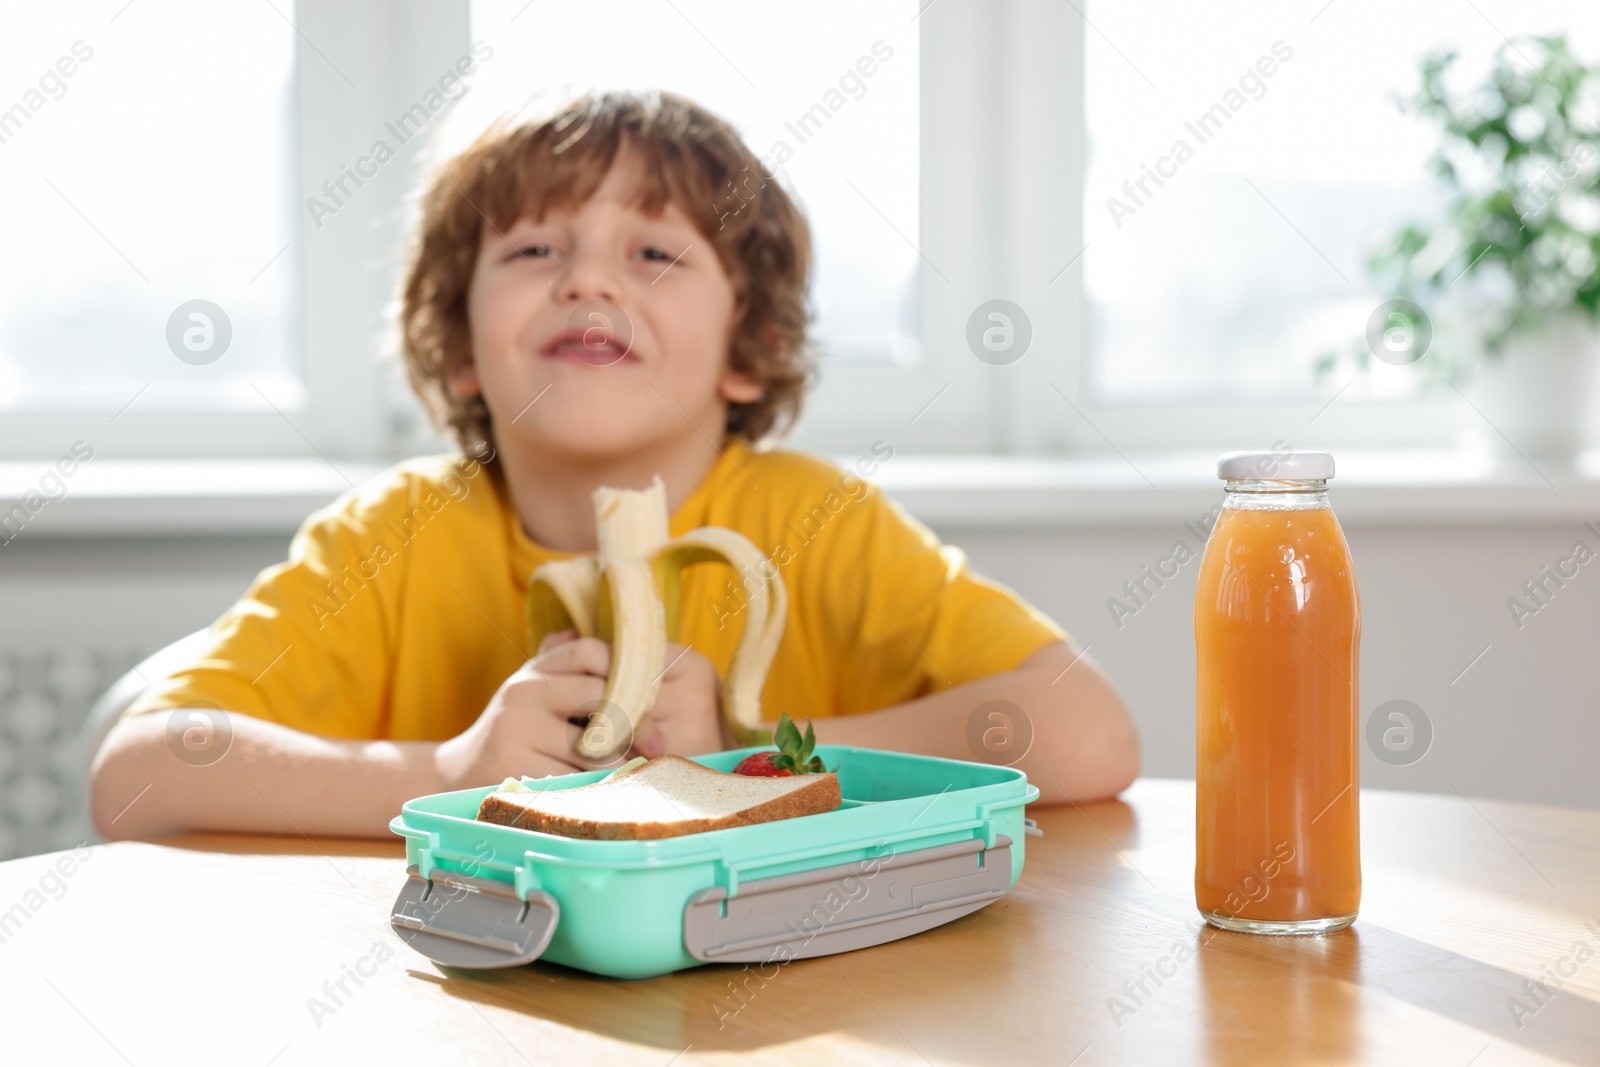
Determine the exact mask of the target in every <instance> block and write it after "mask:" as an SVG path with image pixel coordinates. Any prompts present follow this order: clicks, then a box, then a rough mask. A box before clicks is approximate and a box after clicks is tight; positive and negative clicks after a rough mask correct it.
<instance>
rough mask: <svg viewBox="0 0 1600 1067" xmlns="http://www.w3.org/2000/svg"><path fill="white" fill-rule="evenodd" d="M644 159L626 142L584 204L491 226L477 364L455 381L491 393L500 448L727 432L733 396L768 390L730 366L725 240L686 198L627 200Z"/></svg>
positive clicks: (483, 260) (576, 455)
mask: <svg viewBox="0 0 1600 1067" xmlns="http://www.w3.org/2000/svg"><path fill="white" fill-rule="evenodd" d="M638 166H639V163H638V160H637V159H636V158H635V157H633V156H632V155H631V154H630V153H629V152H627V151H626V150H624V151H623V152H622V153H620V154H619V155H618V157H617V161H616V163H615V165H613V166H612V168H611V170H610V172H609V173H608V174H607V175H606V177H605V179H604V180H603V181H602V182H601V184H600V187H599V188H598V189H596V191H595V193H594V195H593V196H591V197H590V198H589V199H588V200H587V201H586V202H585V203H584V204H582V205H581V206H580V207H579V208H578V209H577V210H575V211H554V210H552V211H551V212H549V213H548V214H547V215H546V216H545V218H544V219H543V221H540V222H534V221H533V220H531V219H529V218H526V217H524V218H522V219H519V220H518V221H517V222H516V223H515V224H514V225H512V226H510V227H509V228H507V229H506V230H505V232H504V234H501V233H499V232H497V231H496V230H495V229H494V228H493V227H492V226H487V225H486V226H485V228H484V237H483V239H482V240H481V241H480V243H479V249H478V259H477V264H476V267H475V268H474V271H473V277H472V284H471V287H470V288H469V289H468V292H467V319H468V323H469V326H470V328H471V331H472V362H471V364H470V365H466V366H463V367H460V368H457V369H456V370H455V371H454V372H453V373H452V375H451V379H450V383H451V386H452V388H454V389H455V390H456V391H457V392H458V393H461V394H463V395H471V394H472V393H476V392H480V391H481V392H482V394H483V398H484V402H485V403H486V404H487V405H488V408H489V414H490V417H491V418H492V419H493V421H494V428H495V439H496V444H497V446H498V447H499V449H500V450H501V451H506V450H522V449H528V450H535V449H536V450H538V451H539V452H540V453H543V454H546V455H556V456H562V457H567V458H571V459H579V460H581V459H613V458H619V457H625V456H628V455H630V454H635V455H636V454H639V453H641V452H646V451H649V450H652V449H654V448H656V447H660V446H663V445H668V444H671V443H673V442H674V441H677V440H684V441H687V440H690V439H698V438H702V437H705V438H709V439H710V440H712V441H715V442H718V443H720V442H721V439H722V435H723V427H724V425H725V421H726V417H727V405H728V404H729V403H731V402H740V403H748V402H751V401H754V400H756V399H759V397H760V395H761V387H760V385H759V384H757V383H756V382H754V381H752V380H751V379H749V378H747V377H745V376H744V375H741V374H738V373H735V372H734V371H732V370H730V369H729V367H728V342H729V338H730V336H731V333H732V330H733V325H734V309H735V294H734V289H733V284H732V283H731V282H730V281H729V279H728V276H727V274H726V273H725V272H724V271H723V269H722V263H721V261H720V259H718V257H717V253H716V249H715V248H713V247H712V244H711V242H710V241H709V240H708V239H707V238H706V237H705V236H704V235H703V234H702V233H700V231H699V230H697V229H696V228H695V226H694V224H693V223H692V222H691V221H690V219H689V217H688V216H687V215H686V214H685V213H684V212H683V211H682V210H681V209H680V208H679V207H678V206H677V205H675V204H668V205H667V207H666V208H665V209H664V211H663V213H662V214H661V215H660V216H659V217H656V218H651V217H649V216H647V215H644V214H642V213H641V212H640V211H639V209H638V208H637V207H634V206H630V205H629V203H628V201H629V198H630V197H629V194H630V193H631V192H632V191H633V189H634V188H635V176H636V175H637V174H638V173H639V171H638ZM530 405H531V406H530Z"/></svg>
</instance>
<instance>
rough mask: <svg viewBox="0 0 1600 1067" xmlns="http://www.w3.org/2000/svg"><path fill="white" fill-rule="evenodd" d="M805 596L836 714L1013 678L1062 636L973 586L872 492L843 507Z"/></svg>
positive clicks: (949, 554) (995, 593) (927, 534)
mask: <svg viewBox="0 0 1600 1067" xmlns="http://www.w3.org/2000/svg"><path fill="white" fill-rule="evenodd" d="M840 518H841V520H843V521H839V522H837V523H836V524H835V525H834V527H833V529H832V530H830V531H829V532H830V533H833V534H835V537H834V539H833V544H832V545H830V546H829V551H828V552H826V553H824V554H822V555H825V556H826V559H825V560H821V559H819V560H816V561H815V562H821V563H823V566H821V567H814V568H809V571H810V573H808V574H807V575H806V580H807V582H808V584H810V586H811V588H810V589H809V590H807V594H808V596H810V597H813V598H815V599H814V600H813V602H814V603H820V604H821V606H822V617H823V618H825V619H827V620H828V630H829V632H830V635H831V643H832V644H833V649H832V654H833V657H834V659H835V662H836V663H837V664H838V666H839V674H838V677H839V679H840V684H839V686H838V692H839V710H840V712H841V713H842V714H856V713H859V712H866V711H876V710H878V709H880V708H885V707H890V706H893V705H895V704H900V703H904V702H905V701H907V700H914V699H916V698H917V697H920V696H925V695H927V694H928V693H931V692H935V691H938V690H940V689H946V688H950V687H952V686H958V685H963V684H965V683H967V682H972V681H977V680H978V679H981V678H987V677H989V676H990V675H994V674H1001V673H1004V672H1006V671H1010V670H1015V669H1016V668H1017V667H1018V666H1019V665H1020V664H1021V663H1022V661H1023V660H1025V659H1027V658H1028V657H1029V656H1030V655H1032V654H1033V653H1034V652H1037V651H1038V650H1039V649H1040V648H1043V647H1044V646H1046V645H1048V644H1051V643H1053V642H1056V641H1065V640H1068V639H1069V638H1068V635H1067V632H1066V631H1065V630H1063V629H1062V628H1061V627H1060V626H1059V625H1057V624H1056V623H1055V622H1054V621H1053V620H1052V619H1050V618H1049V617H1048V616H1047V615H1045V614H1044V613H1042V612H1040V611H1039V610H1037V609H1036V608H1034V607H1033V606H1032V605H1030V604H1028V603H1027V602H1026V601H1024V600H1023V599H1022V598H1021V597H1019V596H1017V594H1015V593H1014V592H1012V591H1011V590H1009V589H1007V588H1006V587H1005V586H1003V585H1000V584H999V583H998V582H992V581H989V580H987V579H985V578H982V577H979V576H978V575H975V574H973V573H972V572H971V570H970V569H969V568H968V566H967V560H966V555H965V553H963V552H962V551H961V550H960V549H959V548H956V547H954V546H950V545H944V544H941V543H940V542H939V539H938V538H937V537H936V536H935V535H934V534H933V532H932V531H931V530H929V529H928V528H927V527H926V526H924V525H922V524H921V523H920V522H918V521H917V520H916V519H914V518H912V517H911V516H910V515H909V514H907V513H906V512H905V511H904V510H903V509H902V508H901V507H900V506H899V505H898V504H896V503H895V502H893V501H891V500H889V499H887V498H886V497H885V496H884V495H883V494H882V492H881V491H879V490H878V489H876V488H873V489H871V490H870V491H868V492H867V493H866V495H865V496H864V497H863V498H862V499H861V500H860V501H859V502H855V503H852V504H851V505H850V506H849V509H848V511H847V513H846V514H845V515H841V516H840Z"/></svg>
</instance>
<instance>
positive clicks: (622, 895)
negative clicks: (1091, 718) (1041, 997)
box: [389, 745, 1039, 978]
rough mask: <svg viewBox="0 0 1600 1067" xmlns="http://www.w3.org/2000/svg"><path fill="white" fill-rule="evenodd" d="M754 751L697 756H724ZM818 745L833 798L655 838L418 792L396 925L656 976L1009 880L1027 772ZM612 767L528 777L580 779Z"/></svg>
mask: <svg viewBox="0 0 1600 1067" xmlns="http://www.w3.org/2000/svg"><path fill="white" fill-rule="evenodd" d="M760 751H763V749H762V748H759V747H758V748H745V749H737V750H734V751H730V752H717V753H714V754H712V755H707V756H697V757H695V758H696V760H697V761H698V762H700V763H703V764H705V765H706V766H707V767H710V768H712V769H713V770H719V771H731V770H732V769H733V768H734V767H735V766H736V765H737V764H738V763H739V761H740V760H741V759H743V758H744V757H745V756H748V755H750V754H751V753H752V752H760ZM816 751H817V754H818V755H820V756H821V757H822V760H823V763H824V765H826V766H827V767H828V768H830V769H835V770H837V772H838V775H839V790H840V793H841V794H842V795H843V802H842V803H841V804H840V805H839V807H838V808H836V809H834V810H833V811H830V812H824V813H823V814H821V815H805V816H801V817H800V818H795V819H782V820H779V821H777V822H769V823H761V824H758V825H755V826H737V827H734V828H732V829H728V830H713V831H710V832H707V833H698V834H686V835H684V836H682V837H669V838H663V839H660V840H654V841H592V840H580V839H577V838H571V837H560V836H557V835H555V834H544V833H538V832H536V831H533V830H520V829H516V828H513V827H509V826H499V825H495V824H492V823H481V822H478V821H477V819H476V818H475V816H476V815H477V812H478V804H479V803H480V802H481V801H482V800H483V798H484V797H485V796H487V795H488V794H489V793H490V792H492V789H488V788H484V789H462V790H458V791H456V792H453V793H436V794H434V795H432V796H426V797H418V798H417V799H416V800H412V801H410V802H409V803H407V804H406V805H405V806H404V807H403V808H402V809H401V813H400V815H399V816H398V817H397V818H395V819H394V821H393V822H391V823H390V824H389V828H390V829H391V830H393V831H394V832H395V833H397V834H399V835H400V836H401V837H404V838H405V839H406V865H407V873H408V875H409V877H408V878H407V880H406V884H405V887H404V888H403V889H402V890H401V891H400V896H399V897H398V898H397V899H396V900H395V904H394V913H393V915H392V917H391V919H390V922H391V923H392V925H393V926H394V928H395V931H396V932H397V933H398V934H399V935H400V937H401V938H402V939H403V940H405V941H406V942H407V943H408V944H409V945H411V947H412V948H414V949H416V950H417V951H418V952H420V953H422V954H423V955H424V956H426V957H428V958H429V959H431V960H433V961H434V962H436V963H440V964H444V965H446V966H450V967H469V968H484V967H514V966H518V965H520V964H524V963H529V962H531V961H533V960H536V959H545V960H550V961H552V962H555V963H561V964H565V965H566V966H568V967H578V968H581V969H583V970H586V971H592V972H594V973H595V974H604V975H612V976H614V977H617V978H649V977H653V976H655V975H658V974H667V973H669V972H672V971H678V970H682V969H684V968H686V967H698V966H699V965H701V964H703V963H753V962H763V963H770V962H787V961H788V960H792V959H804V958H807V957H811V956H826V955H830V954H832V953H835V952H846V951H849V950H851V949H857V948H865V947H867V946H869V945H879V944H883V943H884V942H887V941H893V940H896V939H897V938H901V937H905V936H907V935H909V934H915V933H919V932H921V931H923V930H928V929H931V928H932V927H935V926H938V925H940V924H942V923H947V922H949V921H950V920H951V919H955V918H959V917H960V916H962V915H965V914H967V913H968V912H972V911H976V910H977V909H979V908H981V907H983V906H984V905H985V904H988V903H990V902H991V901H994V900H996V899H998V898H999V897H1001V896H1004V895H1005V894H1006V893H1007V892H1008V891H1009V890H1010V889H1011V887H1012V886H1013V885H1015V884H1016V881H1017V877H1018V876H1019V875H1020V874H1021V873H1022V859H1023V848H1024V845H1023V842H1024V837H1025V829H1026V828H1025V825H1024V824H1025V822H1026V821H1027V820H1025V818H1024V813H1023V805H1025V804H1027V803H1028V802H1030V801H1032V800H1035V799H1037V798H1038V796H1039V790H1038V789H1037V788H1035V787H1034V786H1032V785H1029V784H1028V778H1027V775H1025V774H1024V773H1023V772H1022V771H1019V770H1016V769H1014V768H1010V767H997V766H992V765H990V764H986V763H969V762H964V761H961V760H949V759H937V758H934V757H931V756H913V755H907V754H905V753H901V752H882V751H878V750H876V749H867V748H852V747H849V746H845V745H818V746H817V749H816ZM606 773H607V772H606V771H585V772H582V773H579V774H564V775H560V776H558V777H551V778H540V779H524V784H525V785H527V786H528V787H529V788H531V789H571V788H573V787H574V786H580V785H587V784H589V783H590V782H594V781H598V780H599V779H601V778H603V777H605V775H606ZM1035 832H1036V831H1035Z"/></svg>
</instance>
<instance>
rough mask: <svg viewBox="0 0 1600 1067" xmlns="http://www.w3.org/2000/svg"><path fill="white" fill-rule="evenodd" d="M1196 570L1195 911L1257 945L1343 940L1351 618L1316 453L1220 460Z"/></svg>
mask: <svg viewBox="0 0 1600 1067" xmlns="http://www.w3.org/2000/svg"><path fill="white" fill-rule="evenodd" d="M1217 475H1218V477H1220V478H1222V479H1224V480H1225V481H1226V483H1227V484H1226V486H1225V496H1224V499H1223V505H1222V513H1221V515H1220V517H1219V518H1218V519H1217V522H1216V525H1215V526H1214V527H1213V529H1212V531H1211V536H1210V539H1209V540H1208V541H1207V543H1206V549H1205V554H1204V556H1203V557H1202V558H1201V563H1200V575H1199V586H1198V588H1197V590H1196V596H1195V606H1194V634H1195V653H1196V672H1195V674H1196V683H1197V700H1196V716H1197V729H1196V742H1197V743H1196V752H1195V757H1196V766H1195V874H1194V886H1195V902H1196V904H1197V905H1198V906H1199V908H1200V912H1201V914H1202V915H1204V917H1205V919H1206V921H1207V922H1209V923H1211V924H1212V925H1213V926H1217V927H1221V928H1223V929H1226V930H1238V931H1243V932H1246V933H1256V934H1316V933H1327V932H1329V931H1332V930H1337V929H1340V928H1341V927H1344V926H1348V925H1349V924H1350V923H1351V922H1352V921H1354V919H1355V917H1356V911H1357V909H1358V908H1359V906H1360V903H1361V843H1360V816H1359V787H1358V782H1357V772H1358V768H1359V762H1360V761H1359V749H1358V747H1357V745H1358V730H1359V726H1358V717H1359V716H1358V676H1357V668H1358V662H1357V661H1358V657H1359V653H1360V643H1361V605H1360V600H1359V598H1358V596H1357V593H1356V578H1355V570H1354V568H1353V567H1352V565H1351V561H1350V549H1349V546H1348V545H1347V544H1346V543H1345V539H1344V532H1343V531H1342V530H1341V529H1340V528H1339V523H1338V520H1337V519H1335V518H1334V515H1333V509H1332V508H1331V507H1329V505H1328V483H1327V480H1328V479H1329V478H1331V477H1333V457H1332V456H1331V455H1329V454H1328V453H1326V452H1230V453H1227V454H1226V455H1224V456H1223V457H1222V458H1221V459H1220V460H1219V461H1218V463H1217Z"/></svg>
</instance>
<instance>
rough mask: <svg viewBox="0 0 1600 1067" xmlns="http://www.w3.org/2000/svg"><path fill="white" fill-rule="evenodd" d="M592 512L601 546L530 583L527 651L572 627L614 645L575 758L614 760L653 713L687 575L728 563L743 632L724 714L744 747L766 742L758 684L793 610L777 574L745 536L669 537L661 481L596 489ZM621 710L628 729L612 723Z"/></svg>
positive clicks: (713, 531) (696, 533)
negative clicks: (701, 566)
mask: <svg viewBox="0 0 1600 1067" xmlns="http://www.w3.org/2000/svg"><path fill="white" fill-rule="evenodd" d="M594 509H595V525H596V532H597V541H598V545H599V550H598V551H597V552H596V553H595V554H594V555H593V556H578V557H576V558H573V559H570V560H560V561H556V562H551V563H545V564H543V565H541V566H540V567H538V568H537V569H535V570H534V572H533V576H532V578H531V579H530V581H529V583H528V602H527V614H528V641H529V645H528V647H529V648H530V649H537V648H538V647H539V642H540V641H542V640H543V639H544V637H545V635H546V634H550V633H555V632H557V631H560V630H566V629H575V630H577V631H578V633H579V634H580V635H581V636H584V637H598V638H599V639H600V640H602V641H606V642H608V643H610V645H611V670H610V673H609V674H608V675H607V677H606V688H605V693H604V695H603V696H602V697H601V704H600V709H599V710H598V711H596V712H595V713H594V715H592V716H591V718H590V722H589V726H588V727H587V728H586V729H585V730H584V731H583V734H582V735H581V736H580V737H579V740H578V746H577V749H578V753H579V754H580V755H582V756H584V757H585V758H587V759H590V760H594V761H604V760H606V759H609V758H610V757H611V756H613V755H615V754H616V752H617V751H618V750H619V749H621V748H623V747H625V746H626V745H627V744H628V743H629V742H630V741H631V739H632V737H633V735H634V732H635V731H637V730H638V728H639V725H640V723H641V722H642V721H643V720H644V717H645V716H646V715H647V714H649V712H650V709H651V708H653V707H655V703H656V696H657V695H658V694H659V693H660V691H661V677H662V675H663V674H664V673H665V667H666V663H665V660H666V643H667V642H668V641H675V640H677V637H678V618H679V615H680V608H681V594H682V585H681V576H682V572H683V569H684V568H685V567H690V566H693V565H694V564H696V563H725V564H727V565H728V566H730V567H732V568H733V569H734V570H735V571H736V572H738V573H739V574H740V575H741V576H742V578H743V588H744V593H745V597H746V600H745V604H744V608H743V611H744V614H745V619H744V629H743V630H742V632H741V633H740V635H739V644H738V646H737V648H735V650H734V653H733V661H732V663H730V664H729V666H728V674H727V677H726V678H724V679H723V680H722V710H723V715H724V716H725V717H726V718H727V721H728V725H729V727H730V728H731V730H732V732H733V734H734V736H735V737H736V738H737V739H738V740H739V742H740V743H741V744H756V743H759V742H762V741H765V740H766V739H767V738H766V736H765V734H764V733H763V732H762V730H761V728H760V726H761V687H762V685H763V684H764V683H765V682H766V678H767V669H768V668H769V667H770V666H771V665H772V657H773V656H774V655H775V654H776V653H777V651H778V642H779V641H780V640H781V639H782V637H783V622H784V616H785V614H786V612H787V610H788V594H787V592H786V591H785V590H784V585H783V578H782V577H781V576H780V575H779V574H778V571H777V568H776V567H775V566H773V565H772V564H771V563H770V562H769V561H768V560H767V558H766V556H764V555H762V553H761V550H760V549H758V548H756V546H755V545H753V544H751V543H750V541H749V539H747V538H746V537H744V536H743V535H742V534H739V533H736V532H734V531H733V530H728V529H723V528H722V527H719V526H702V527H701V528H699V529H697V530H691V531H690V532H688V533H686V534H684V535H683V536H682V537H679V538H676V539H671V538H669V537H668V531H667V518H668V516H667V492H666V487H665V486H664V485H662V483H661V479H659V478H657V479H656V480H655V481H654V483H653V484H652V485H651V486H650V488H648V489H639V490H634V489H612V488H609V487H602V488H599V489H596V490H595V491H594ZM769 571H770V572H771V573H770V574H769V573H768V572H769ZM613 709H616V710H613ZM619 711H620V715H621V716H624V717H626V719H627V722H626V723H622V722H616V721H612V720H613V719H615V718H616V717H617V714H618V712H619Z"/></svg>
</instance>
